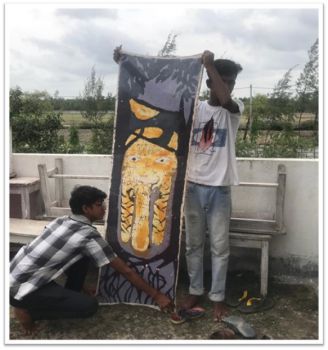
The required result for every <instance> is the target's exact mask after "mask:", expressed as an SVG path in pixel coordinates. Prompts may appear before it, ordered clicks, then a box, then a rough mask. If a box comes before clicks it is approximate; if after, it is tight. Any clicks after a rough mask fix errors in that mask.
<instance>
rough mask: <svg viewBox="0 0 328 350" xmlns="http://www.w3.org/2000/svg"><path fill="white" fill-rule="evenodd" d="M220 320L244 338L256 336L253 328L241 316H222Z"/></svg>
mask: <svg viewBox="0 0 328 350" xmlns="http://www.w3.org/2000/svg"><path fill="white" fill-rule="evenodd" d="M222 321H223V322H224V323H225V324H226V325H227V326H228V327H229V328H231V329H232V330H233V331H235V332H236V333H238V334H240V335H241V336H242V337H244V338H246V339H254V338H256V333H255V330H254V329H253V328H252V327H251V326H250V325H249V324H248V323H247V322H246V321H245V320H244V319H243V318H241V317H239V316H234V315H232V316H228V317H223V318H222Z"/></svg>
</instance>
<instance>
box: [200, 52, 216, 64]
mask: <svg viewBox="0 0 328 350" xmlns="http://www.w3.org/2000/svg"><path fill="white" fill-rule="evenodd" d="M202 63H203V65H204V67H205V68H207V67H208V66H210V65H212V64H213V63H214V53H213V52H211V51H208V50H205V51H204V52H203V55H202Z"/></svg>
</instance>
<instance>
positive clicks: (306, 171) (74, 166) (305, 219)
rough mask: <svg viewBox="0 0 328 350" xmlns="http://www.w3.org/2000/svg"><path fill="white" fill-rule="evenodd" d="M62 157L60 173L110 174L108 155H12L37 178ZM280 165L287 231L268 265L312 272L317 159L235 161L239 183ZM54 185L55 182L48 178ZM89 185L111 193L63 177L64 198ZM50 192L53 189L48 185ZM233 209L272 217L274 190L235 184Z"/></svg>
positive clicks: (23, 171) (271, 177) (271, 178)
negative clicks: (41, 166) (283, 175)
mask: <svg viewBox="0 0 328 350" xmlns="http://www.w3.org/2000/svg"><path fill="white" fill-rule="evenodd" d="M59 157H60V158H62V159H63V162H64V173H66V174H80V175H82V174H89V175H90V174H92V175H111V166H112V156H108V155H82V154H78V155H71V154H18V153H14V154H13V156H12V164H13V168H14V170H15V172H16V174H17V176H36V177H38V176H39V175H38V169H37V165H38V164H41V163H44V164H46V165H47V168H48V169H52V168H53V167H54V159H55V158H59ZM278 164H284V165H285V166H286V170H287V182H286V197H285V210H284V213H285V223H286V228H287V234H286V235H284V236H279V237H275V238H274V239H273V240H272V242H271V244H270V257H271V260H270V263H271V268H272V269H274V270H275V271H276V272H277V273H278V272H279V271H285V270H288V271H293V270H294V272H295V273H297V272H302V273H309V274H314V273H316V272H317V269H318V234H319V223H318V212H319V207H318V203H319V201H318V166H319V163H318V160H308V159H261V158H240V159H238V168H239V178H240V181H245V182H247V181H250V182H252V181H256V182H276V179H277V167H278ZM50 183H51V184H52V186H53V184H54V180H52V179H50ZM76 184H90V185H93V186H96V187H99V188H100V189H102V190H103V191H105V192H108V191H109V186H110V182H109V181H104V180H64V191H65V194H66V196H67V197H69V193H70V191H71V189H72V188H73V186H74V185H76ZM52 191H53V193H54V189H53V188H52ZM232 193H233V194H232V195H233V213H234V216H239V217H243V216H244V217H260V218H261V217H262V218H272V217H273V212H274V205H275V196H274V192H272V191H271V193H270V190H268V189H256V188H252V189H251V190H250V189H247V188H243V187H237V186H236V187H234V188H233V192H232Z"/></svg>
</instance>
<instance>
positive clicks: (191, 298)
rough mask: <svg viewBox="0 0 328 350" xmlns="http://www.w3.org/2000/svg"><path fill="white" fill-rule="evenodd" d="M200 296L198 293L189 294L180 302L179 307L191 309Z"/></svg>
mask: <svg viewBox="0 0 328 350" xmlns="http://www.w3.org/2000/svg"><path fill="white" fill-rule="evenodd" d="M199 299H200V296H199V295H192V294H189V295H188V296H187V297H186V299H185V300H184V301H183V302H182V304H181V308H182V309H186V310H188V309H191V308H193V307H194V306H195V305H197V303H198V302H199Z"/></svg>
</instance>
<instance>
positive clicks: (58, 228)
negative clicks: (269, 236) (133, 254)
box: [10, 50, 243, 332]
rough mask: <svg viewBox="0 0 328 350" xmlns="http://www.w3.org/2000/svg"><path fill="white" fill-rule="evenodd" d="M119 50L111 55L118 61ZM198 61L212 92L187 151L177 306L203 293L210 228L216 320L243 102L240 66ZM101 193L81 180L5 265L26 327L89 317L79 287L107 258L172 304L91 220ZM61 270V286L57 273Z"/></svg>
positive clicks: (90, 307)
mask: <svg viewBox="0 0 328 350" xmlns="http://www.w3.org/2000/svg"><path fill="white" fill-rule="evenodd" d="M119 56H120V55H119V50H116V51H115V52H114V59H115V61H116V62H118V61H119V59H120V57H119ZM202 62H203V64H204V66H205V68H206V70H207V74H208V77H209V79H208V80H207V85H208V87H209V88H210V98H209V100H208V101H206V102H201V103H199V105H198V106H197V113H196V120H195V124H194V130H193V132H194V134H195V135H194V140H197V142H196V144H193V145H192V147H191V151H190V160H189V168H188V175H187V176H188V183H187V191H186V200H185V219H186V248H187V250H186V258H187V267H188V274H189V277H190V288H189V293H190V294H189V296H188V297H187V298H186V300H185V301H184V303H183V305H182V307H184V308H187V309H189V308H192V307H193V306H195V305H196V304H197V303H198V302H199V297H200V296H201V295H203V293H204V288H203V254H204V252H203V249H204V243H205V233H206V231H207V230H208V233H209V236H210V242H211V255H212V286H211V290H210V293H209V298H210V300H212V301H213V303H214V320H216V321H219V320H220V319H221V318H222V316H224V315H225V314H226V313H227V311H228V310H227V309H226V307H225V304H224V297H225V281H226V273H227V266H228V257H229V237H228V233H229V219H230V206H231V195H230V186H231V185H235V184H238V175H237V171H236V158H235V139H236V134H237V129H238V124H239V118H240V115H241V113H242V111H243V104H242V102H240V101H238V100H232V98H231V92H232V90H233V88H234V84H235V80H236V77H237V75H238V73H239V72H240V71H241V70H242V68H241V66H240V65H238V64H236V63H234V62H232V61H229V60H215V61H214V55H213V53H211V52H209V51H205V52H204V54H203V56H202ZM105 198H106V194H105V193H104V192H102V191H100V190H98V189H96V188H94V187H90V186H81V187H79V188H77V189H76V190H74V191H73V192H72V195H71V199H70V207H71V209H72V213H73V215H71V216H70V217H61V218H57V219H55V220H54V221H53V222H51V223H50V224H49V225H48V226H47V227H46V228H45V230H44V231H43V233H42V234H41V235H40V236H39V237H38V238H36V239H35V240H34V241H33V242H31V243H30V244H29V245H27V246H25V247H22V248H21V250H20V251H19V252H18V253H17V255H16V256H15V258H14V259H13V261H12V262H11V267H10V277H11V281H10V302H11V305H12V306H14V307H15V314H16V316H17V318H18V319H19V321H20V322H21V323H22V325H23V327H24V329H25V330H26V331H28V332H30V331H32V330H33V328H34V321H35V320H41V319H58V318H70V317H88V316H91V315H92V314H94V313H95V312H96V310H97V305H98V304H97V301H96V299H95V298H94V297H91V296H88V295H84V294H82V293H81V290H82V288H83V282H84V279H85V276H86V269H87V266H88V261H90V260H91V261H92V262H93V263H94V264H95V265H96V266H98V267H101V266H104V265H106V264H111V266H112V267H113V268H114V269H116V270H117V271H118V272H120V273H121V274H123V275H124V276H125V277H126V278H127V279H128V280H129V281H130V282H131V283H132V284H134V285H135V286H136V287H137V288H139V289H141V290H142V291H144V292H145V293H147V294H149V295H150V296H151V297H152V298H153V299H154V301H155V302H156V303H157V304H158V305H159V306H160V307H161V309H167V308H171V307H172V302H171V301H170V299H169V298H168V297H166V296H165V295H163V294H162V293H160V292H159V291H157V290H155V289H154V288H152V287H151V286H150V285H148V284H147V283H146V282H145V281H144V280H143V279H142V278H141V277H140V276H139V275H138V274H137V273H136V272H134V271H133V270H131V269H130V268H129V267H128V266H127V265H126V264H125V263H124V262H123V261H122V260H121V259H120V258H118V257H117V256H116V254H115V253H114V252H113V250H112V248H111V247H110V246H109V244H108V243H107V242H106V241H105V240H104V239H103V238H102V237H101V236H100V234H99V233H98V232H97V230H96V228H95V227H93V226H92V222H94V221H96V220H99V219H102V218H103V216H104V214H105V208H104V205H103V202H104V199H105ZM62 273H65V274H66V275H67V281H66V285H65V286H64V287H62V286H60V285H58V284H57V283H56V282H55V281H54V280H55V279H56V278H57V277H58V276H59V275H61V274H62Z"/></svg>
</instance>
